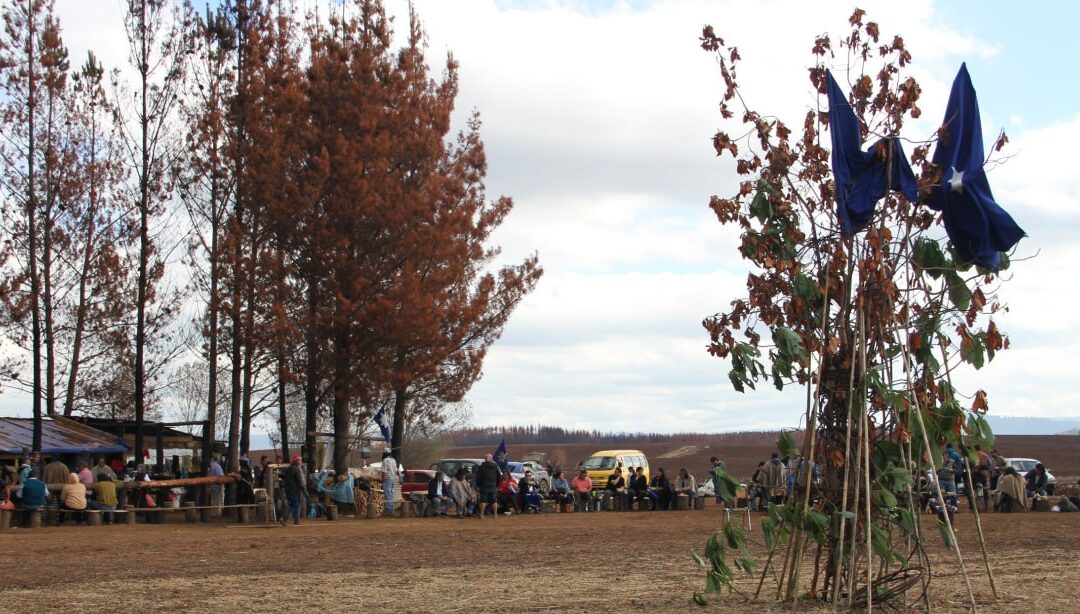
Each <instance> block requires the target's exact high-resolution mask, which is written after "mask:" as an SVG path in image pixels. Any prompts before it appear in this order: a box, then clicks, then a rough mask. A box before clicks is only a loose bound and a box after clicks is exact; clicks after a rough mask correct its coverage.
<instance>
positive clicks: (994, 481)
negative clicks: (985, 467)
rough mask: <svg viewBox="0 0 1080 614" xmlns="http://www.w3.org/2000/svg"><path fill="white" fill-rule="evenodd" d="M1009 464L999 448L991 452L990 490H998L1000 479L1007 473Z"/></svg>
mask: <svg viewBox="0 0 1080 614" xmlns="http://www.w3.org/2000/svg"><path fill="white" fill-rule="evenodd" d="M1007 464H1008V463H1006V462H1005V457H1004V456H1002V455H1001V452H998V451H997V448H994V449H993V450H990V490H997V487H998V479H999V478H1000V477H1001V476H1002V474H1004V473H1005V467H1006V466H1007Z"/></svg>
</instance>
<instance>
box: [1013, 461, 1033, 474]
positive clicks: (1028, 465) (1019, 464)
mask: <svg viewBox="0 0 1080 614" xmlns="http://www.w3.org/2000/svg"><path fill="white" fill-rule="evenodd" d="M1011 464H1012V466H1013V468H1014V469H1016V470H1017V471H1019V472H1020V473H1027V472H1028V471H1031V470H1032V469H1034V468H1035V461H1033V460H1014V461H1013V462H1012V463H1011Z"/></svg>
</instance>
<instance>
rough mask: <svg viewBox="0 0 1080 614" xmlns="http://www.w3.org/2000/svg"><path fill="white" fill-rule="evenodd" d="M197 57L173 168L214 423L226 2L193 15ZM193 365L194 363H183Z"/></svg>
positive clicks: (227, 164) (227, 145)
mask: <svg viewBox="0 0 1080 614" xmlns="http://www.w3.org/2000/svg"><path fill="white" fill-rule="evenodd" d="M193 27H194V28H195V30H196V36H195V39H194V45H195V49H196V53H195V58H194V60H193V61H192V63H191V74H190V83H191V85H192V87H189V88H188V89H189V91H190V92H191V93H190V95H189V96H188V97H186V98H185V99H184V100H182V111H181V116H182V117H183V119H184V122H183V123H184V125H185V126H186V129H187V134H186V137H185V149H184V152H183V154H182V156H180V158H179V160H178V166H177V168H176V171H175V172H176V173H177V187H178V192H179V195H180V197H181V199H182V200H183V201H184V204H185V207H186V209H187V212H188V216H189V219H190V220H191V227H192V230H193V232H192V238H191V241H190V243H189V254H190V258H191V263H192V270H193V272H194V275H193V277H194V280H195V284H196V285H197V287H198V291H199V293H200V294H201V296H202V298H203V300H204V301H205V303H206V311H205V314H206V315H205V330H204V331H203V333H204V334H203V339H204V340H205V347H204V348H203V354H204V355H205V357H206V370H207V373H206V378H205V382H206V391H205V392H206V397H205V399H206V403H205V407H206V413H205V419H206V421H207V422H208V423H209V424H211V425H217V424H218V422H219V419H218V404H219V402H220V399H219V393H218V388H219V386H218V371H219V367H218V359H219V357H220V353H221V352H220V350H219V349H218V344H219V342H220V341H221V337H222V330H221V326H220V323H219V320H220V317H221V311H222V309H221V298H220V296H219V294H220V291H221V285H222V269H223V267H224V266H225V264H226V262H224V261H225V260H226V258H225V257H224V256H225V255H226V254H225V253H224V249H223V236H224V234H225V227H226V224H227V221H228V214H229V211H230V208H231V207H232V205H233V202H234V185H235V178H234V174H233V170H234V166H233V164H232V156H231V147H232V141H231V135H232V132H231V129H230V128H231V123H230V118H231V115H230V114H231V112H232V104H231V101H232V96H233V95H234V92H235V89H234V88H235V74H236V73H235V65H234V62H235V59H234V58H235V54H236V46H237V41H236V31H235V27H234V24H233V20H232V15H231V14H230V12H229V11H228V9H227V7H219V8H218V9H217V10H214V11H211V10H210V9H209V8H207V9H206V14H205V15H204V16H202V17H201V18H198V19H196V20H194V21H193ZM186 368H188V369H189V368H190V367H186ZM215 432H216V430H215V429H214V428H210V429H206V431H205V432H204V433H203V459H202V460H203V466H204V467H205V466H209V462H210V454H211V452H212V450H213V444H214V438H215Z"/></svg>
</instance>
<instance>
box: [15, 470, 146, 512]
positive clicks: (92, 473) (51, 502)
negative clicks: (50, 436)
mask: <svg viewBox="0 0 1080 614" xmlns="http://www.w3.org/2000/svg"><path fill="white" fill-rule="evenodd" d="M149 479H150V478H149V475H148V474H147V472H146V468H145V467H143V466H137V465H136V464H135V463H134V461H132V462H130V463H127V464H124V462H123V461H121V460H120V459H115V460H113V462H112V463H111V464H110V463H107V462H106V459H105V457H104V456H99V457H98V458H97V461H96V462H95V463H94V464H93V465H91V464H90V461H89V459H85V458H84V459H80V460H78V461H77V462H76V463H75V464H74V466H69V465H68V464H66V463H64V462H63V461H62V460H61V459H60V457H53V458H42V456H41V455H40V454H34V455H32V456H29V457H26V458H24V459H23V460H22V461H21V462H20V463H19V466H18V468H15V467H14V466H12V465H8V464H5V465H0V508H2V509H8V510H11V511H13V512H16V514H15V522H16V524H17V525H18V526H29V524H30V514H31V513H32V512H35V511H43V510H49V509H55V510H56V511H57V512H58V514H57V519H58V522H59V523H60V524H64V523H65V522H75V523H76V524H82V523H83V522H86V521H87V512H88V511H94V512H101V513H102V516H103V521H104V522H105V523H106V524H110V523H112V522H113V521H114V516H115V514H114V512H115V510H116V509H117V508H118V507H120V506H121V505H122V504H123V502H122V501H121V499H122V498H124V494H125V491H124V489H117V487H116V484H117V483H118V482H125V481H134V480H149ZM50 486H52V487H53V488H52V489H50ZM57 487H59V488H57ZM140 503H141V502H140Z"/></svg>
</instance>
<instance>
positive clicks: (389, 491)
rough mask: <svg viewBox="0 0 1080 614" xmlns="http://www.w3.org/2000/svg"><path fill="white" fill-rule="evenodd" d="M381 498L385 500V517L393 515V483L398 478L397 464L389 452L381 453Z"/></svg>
mask: <svg viewBox="0 0 1080 614" xmlns="http://www.w3.org/2000/svg"><path fill="white" fill-rule="evenodd" d="M382 471H383V497H384V498H385V499H386V515H387V516H391V515H393V513H394V483H395V482H396V481H397V478H398V464H397V460H395V459H394V456H393V455H392V454H390V450H383V453H382Z"/></svg>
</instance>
